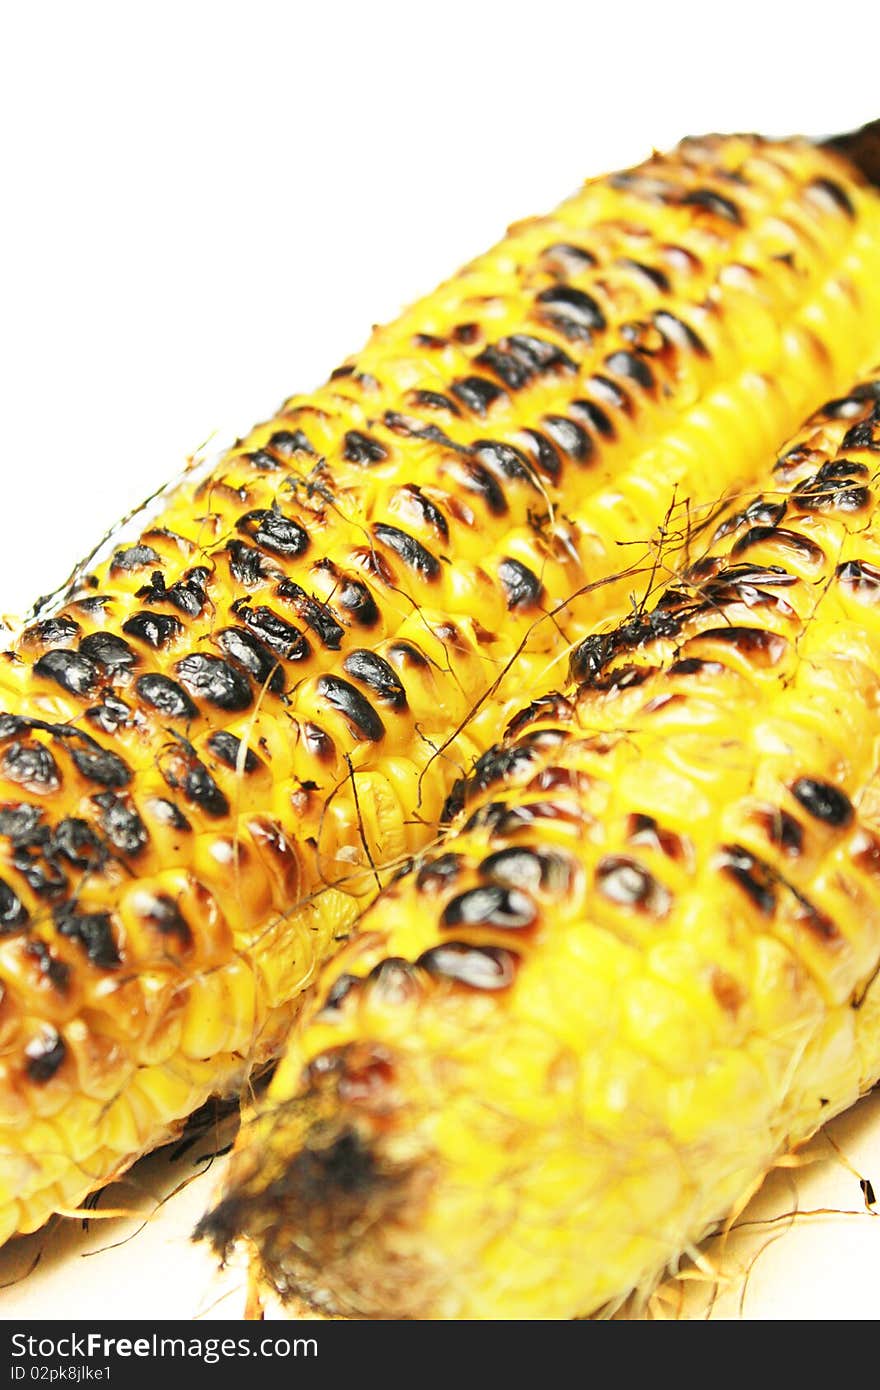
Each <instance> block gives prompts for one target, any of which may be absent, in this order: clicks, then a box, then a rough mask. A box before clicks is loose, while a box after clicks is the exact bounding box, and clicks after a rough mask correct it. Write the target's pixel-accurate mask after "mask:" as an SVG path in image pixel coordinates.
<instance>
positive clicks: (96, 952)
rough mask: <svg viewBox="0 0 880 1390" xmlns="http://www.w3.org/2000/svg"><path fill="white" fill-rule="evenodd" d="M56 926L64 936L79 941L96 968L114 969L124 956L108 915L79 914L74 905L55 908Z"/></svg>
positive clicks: (68, 904)
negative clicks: (120, 952)
mask: <svg viewBox="0 0 880 1390" xmlns="http://www.w3.org/2000/svg"><path fill="white" fill-rule="evenodd" d="M53 916H54V918H55V925H56V927H57V928H58V930H59V932H60V933H61V935H62V936H66V937H69V938H71V939H72V940H74V941H78V942H79V944H80V945H81V946H82V948H83V950H84V951H85V953H86V955H87V956H88V958H89V960H90V961H91V962H92V964H93V965H96V966H98V968H99V969H101V970H112V969H113V968H114V967H115V966H117V965H119V963H120V960H121V957H120V955H119V948H118V946H117V944H116V940H115V937H114V935H113V928H112V925H111V918H110V914H109V913H108V912H78V911H77V909H76V907H75V906H74V905H73V904H72V903H63V904H61V905H60V906H59V907H56V908H55V911H54V914H53Z"/></svg>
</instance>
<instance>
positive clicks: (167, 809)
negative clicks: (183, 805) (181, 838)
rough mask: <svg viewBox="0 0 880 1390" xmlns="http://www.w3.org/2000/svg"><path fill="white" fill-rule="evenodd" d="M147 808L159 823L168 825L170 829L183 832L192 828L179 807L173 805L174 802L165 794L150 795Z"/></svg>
mask: <svg viewBox="0 0 880 1390" xmlns="http://www.w3.org/2000/svg"><path fill="white" fill-rule="evenodd" d="M147 810H148V811H149V812H150V815H151V816H152V817H153V819H154V820H156V821H158V822H159V824H160V825H170V826H171V828H172V830H180V831H182V832H183V833H184V834H185V833H186V832H187V831H191V830H192V826H191V825H190V823H189V821H188V820H187V818H186V816H185V815H184V814H183V812H182V811H181V809H180V807H179V806H175V804H174V802H173V801H169V800H168V798H167V797H165V796H154V797H151V798H150V800H149V801H148V802H147Z"/></svg>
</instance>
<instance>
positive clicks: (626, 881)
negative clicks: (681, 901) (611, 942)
mask: <svg viewBox="0 0 880 1390" xmlns="http://www.w3.org/2000/svg"><path fill="white" fill-rule="evenodd" d="M596 888H597V889H598V891H599V892H600V893H601V894H602V897H603V898H606V899H607V900H608V902H611V903H614V904H616V906H618V907H627V908H634V909H635V910H636V911H638V912H644V913H646V914H647V915H648V916H649V917H654V918H660V917H665V916H666V915H667V914H668V912H669V908H670V904H671V902H672V895H671V893H670V892H669V889H668V888H666V887H664V885H663V884H662V883H660V882H659V881H658V880H657V879H656V878H655V877H654V875H653V874H651V873H649V872H648V870H647V869H646V868H645V867H644V865H643V864H640V863H639V862H638V860H636V859H630V858H628V857H627V856H626V855H623V854H609V855H606V856H605V858H604V859H601V860H600V861H599V863H598V864H597V866H596Z"/></svg>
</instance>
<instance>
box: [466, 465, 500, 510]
mask: <svg viewBox="0 0 880 1390" xmlns="http://www.w3.org/2000/svg"><path fill="white" fill-rule="evenodd" d="M461 480H462V482H463V483H464V486H465V487H466V488H467V490H468V492H473V493H476V494H477V496H478V497H482V499H483V501H484V502H485V503H486V506H487V507H488V508H489V511H490V512H491V513H492V515H493V516H504V514H505V512H506V511H507V498H506V497H505V496H504V492H503V491H502V489H501V485H500V484H499V483H498V482H497V480H496V479H495V478H493V477H492V474H491V473H490V472H489V470H488V468H484V467H483V466H482V464H479V463H464V464H462V473H461Z"/></svg>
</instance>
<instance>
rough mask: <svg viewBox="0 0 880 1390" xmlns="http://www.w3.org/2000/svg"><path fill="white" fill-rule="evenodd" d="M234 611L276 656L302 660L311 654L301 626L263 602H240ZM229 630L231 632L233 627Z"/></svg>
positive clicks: (286, 659) (287, 659)
mask: <svg viewBox="0 0 880 1390" xmlns="http://www.w3.org/2000/svg"><path fill="white" fill-rule="evenodd" d="M233 611H234V613H235V614H236V617H238V618H241V620H242V622H244V624H245V625H246V627H247V628H248V629H249V631H250V632H252V633H253V634H254V637H255V638H258V639H259V641H260V642H261V643H263V644H265V646H266V647H268V648H269V649H270V651H272V652H274V653H275V655H276V656H280V657H282V658H283V659H284V660H285V661H302V660H304V658H305V657H307V656H308V655H309V650H310V648H309V644H308V642H307V641H306V639H305V638H304V637H303V635H302V633H301V632H300V630H299V628H298V627H294V625H293V623H289V622H287V621H286V620H285V619H284V618H279V616H278V614H277V613H273V611H272V609H271V608H266V607H265V606H263V605H262V604H261V605H259V606H258V607H256V608H252V607H251V606H250V604H248V603H242V602H239V603H236V604H234V605H233ZM227 631H230V632H231V631H233V629H231V628H230V629H227ZM230 655H232V653H230ZM264 679H265V677H264Z"/></svg>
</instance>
